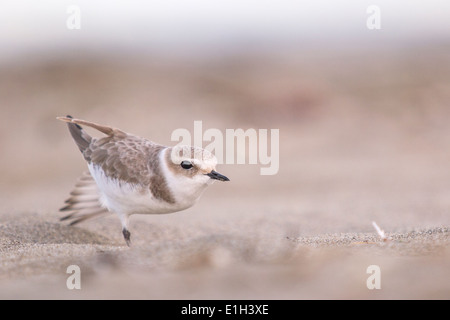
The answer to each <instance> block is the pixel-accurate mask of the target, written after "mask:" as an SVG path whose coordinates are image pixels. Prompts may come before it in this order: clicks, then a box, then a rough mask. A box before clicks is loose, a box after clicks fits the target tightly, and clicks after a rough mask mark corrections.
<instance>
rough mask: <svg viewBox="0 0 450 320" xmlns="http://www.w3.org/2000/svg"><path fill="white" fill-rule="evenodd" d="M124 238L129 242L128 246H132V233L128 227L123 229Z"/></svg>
mask: <svg viewBox="0 0 450 320" xmlns="http://www.w3.org/2000/svg"><path fill="white" fill-rule="evenodd" d="M122 234H123V238H124V239H125V242H126V243H127V246H131V239H130V237H131V233H130V231H128V229H127V228H123V229H122Z"/></svg>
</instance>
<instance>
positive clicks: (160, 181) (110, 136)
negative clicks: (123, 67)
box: [56, 115, 230, 246]
mask: <svg viewBox="0 0 450 320" xmlns="http://www.w3.org/2000/svg"><path fill="white" fill-rule="evenodd" d="M56 119H58V120H61V121H64V122H66V123H67V126H68V128H69V132H70V134H71V136H72V138H73V140H74V141H75V144H76V145H77V146H78V149H79V150H80V151H81V154H82V155H83V158H84V160H85V161H86V163H87V167H88V171H86V172H84V173H83V174H82V175H81V176H80V177H79V179H78V181H77V182H76V184H75V188H74V189H73V190H72V192H71V193H70V197H69V198H68V199H67V200H66V201H65V206H64V207H62V208H61V209H60V211H62V212H65V213H66V214H67V215H65V216H64V217H62V218H61V219H60V220H61V221H64V220H67V221H70V224H69V225H75V224H78V223H80V222H83V221H85V220H88V219H92V218H95V217H99V216H103V215H107V214H110V213H115V214H117V216H118V217H119V219H120V222H121V225H122V234H123V238H124V240H125V242H126V244H127V245H128V246H130V245H131V233H130V231H129V220H130V216H131V215H133V214H164V213H172V212H177V211H181V210H185V209H187V208H189V207H191V206H193V205H194V204H195V203H196V202H197V200H198V199H199V198H200V196H201V195H202V193H203V192H204V191H205V189H206V188H207V187H208V186H209V185H211V184H212V183H213V182H214V181H216V180H217V181H230V179H228V178H227V177H226V176H224V175H222V174H220V173H218V172H217V171H216V165H217V158H216V157H215V156H214V155H213V154H212V153H211V152H209V151H208V150H205V149H202V148H200V147H196V146H187V145H175V146H173V147H169V146H164V145H161V144H158V143H155V142H152V141H150V140H148V139H145V138H141V137H138V136H136V135H133V134H130V133H126V132H124V131H122V130H120V129H117V128H114V127H110V126H106V125H101V124H98V123H94V122H90V121H86V120H81V119H75V118H73V117H72V116H70V115H67V116H65V117H57V118H56ZM83 126H86V127H90V128H93V129H96V130H97V131H99V132H101V133H102V134H104V136H102V137H101V138H95V137H92V136H90V135H89V134H88V133H87V132H86V131H85V130H84V129H83Z"/></svg>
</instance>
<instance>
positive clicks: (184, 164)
mask: <svg viewBox="0 0 450 320" xmlns="http://www.w3.org/2000/svg"><path fill="white" fill-rule="evenodd" d="M180 165H181V167H182V168H183V169H186V170H187V169H190V168H192V167H193V165H192V163H191V162H190V161H183V162H181V164H180Z"/></svg>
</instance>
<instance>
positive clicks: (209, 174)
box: [206, 170, 230, 181]
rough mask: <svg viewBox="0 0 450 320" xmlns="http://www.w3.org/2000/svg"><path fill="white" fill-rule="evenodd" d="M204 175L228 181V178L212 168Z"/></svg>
mask: <svg viewBox="0 0 450 320" xmlns="http://www.w3.org/2000/svg"><path fill="white" fill-rule="evenodd" d="M206 175H207V176H208V177H210V178H211V179H215V180H220V181H230V179H228V178H227V177H225V176H224V175H222V174H220V173H218V172H216V171H214V170H212V171H211V172H210V173H206Z"/></svg>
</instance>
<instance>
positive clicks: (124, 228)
mask: <svg viewBox="0 0 450 320" xmlns="http://www.w3.org/2000/svg"><path fill="white" fill-rule="evenodd" d="M119 218H120V222H121V223H122V234H123V238H124V239H125V242H126V243H127V246H130V245H131V239H130V237H131V233H130V231H128V220H129V216H128V215H127V214H122V215H119Z"/></svg>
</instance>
